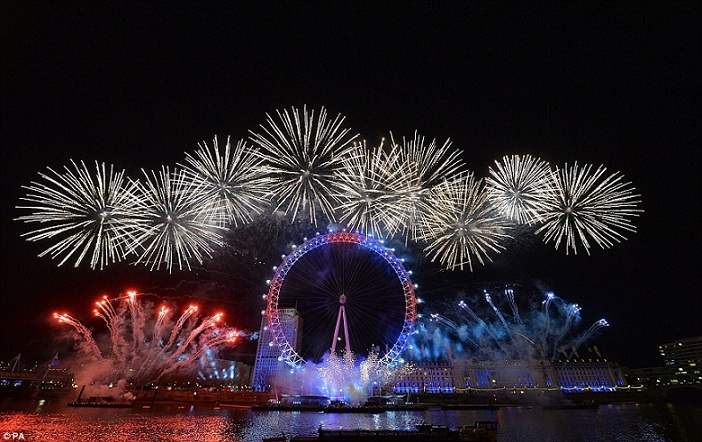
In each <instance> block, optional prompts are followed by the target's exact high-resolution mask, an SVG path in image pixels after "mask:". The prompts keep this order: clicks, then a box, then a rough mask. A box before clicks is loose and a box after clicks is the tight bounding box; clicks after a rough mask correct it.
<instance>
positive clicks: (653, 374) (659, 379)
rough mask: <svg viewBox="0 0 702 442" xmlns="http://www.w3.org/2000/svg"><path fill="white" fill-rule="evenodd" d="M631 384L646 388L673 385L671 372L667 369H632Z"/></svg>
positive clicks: (630, 374)
mask: <svg viewBox="0 0 702 442" xmlns="http://www.w3.org/2000/svg"><path fill="white" fill-rule="evenodd" d="M628 379H629V384H631V385H636V386H645V387H667V386H669V385H670V384H671V382H670V380H671V370H669V369H668V368H667V367H642V368H631V369H629V373H628Z"/></svg>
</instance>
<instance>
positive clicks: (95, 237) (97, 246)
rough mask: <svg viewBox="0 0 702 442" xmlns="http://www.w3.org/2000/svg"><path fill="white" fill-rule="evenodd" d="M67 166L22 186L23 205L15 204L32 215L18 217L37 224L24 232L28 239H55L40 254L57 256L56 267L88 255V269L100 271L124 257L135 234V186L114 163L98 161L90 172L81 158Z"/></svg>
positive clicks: (42, 174)
mask: <svg viewBox="0 0 702 442" xmlns="http://www.w3.org/2000/svg"><path fill="white" fill-rule="evenodd" d="M71 166H72V167H69V166H64V168H63V169H64V170H63V171H61V172H59V171H56V170H54V169H52V168H47V169H48V172H47V173H42V172H40V173H39V176H40V177H41V180H38V181H32V182H31V184H30V185H29V186H23V188H24V189H26V190H27V194H26V195H25V196H24V197H22V198H20V200H21V201H25V202H26V204H23V205H19V206H17V208H19V209H25V210H30V211H31V213H30V214H28V215H23V216H20V217H18V218H16V219H17V220H19V221H24V222H27V223H32V224H34V223H39V224H40V226H41V227H39V228H37V229H35V230H32V231H29V232H27V233H24V234H23V235H22V236H23V237H25V238H26V239H27V240H29V241H40V240H54V241H55V242H54V243H53V244H52V245H51V246H49V247H48V248H47V249H46V250H44V251H43V252H41V253H40V254H39V256H45V255H49V256H51V258H52V259H54V258H59V259H60V261H59V263H58V265H59V266H60V265H63V264H64V263H65V262H66V261H68V260H69V259H72V258H73V257H75V262H74V266H75V267H78V266H79V265H80V263H81V262H82V261H83V259H85V258H86V256H90V267H91V268H93V269H95V268H100V269H103V268H104V267H105V266H107V265H108V264H109V263H112V262H117V261H121V260H122V259H124V257H125V255H126V254H127V252H128V245H129V241H130V238H131V237H132V236H133V235H134V234H135V228H136V224H135V220H134V217H133V212H134V207H135V204H136V203H137V201H136V198H135V192H134V190H135V189H134V185H133V184H131V183H128V181H127V180H126V179H125V176H124V170H121V171H118V172H115V170H114V167H113V166H112V165H110V166H109V167H107V166H106V165H105V163H98V162H97V161H96V162H95V170H94V172H92V171H90V170H89V169H88V167H87V166H86V165H85V163H83V162H82V161H81V162H80V164H77V163H76V162H74V161H73V160H71Z"/></svg>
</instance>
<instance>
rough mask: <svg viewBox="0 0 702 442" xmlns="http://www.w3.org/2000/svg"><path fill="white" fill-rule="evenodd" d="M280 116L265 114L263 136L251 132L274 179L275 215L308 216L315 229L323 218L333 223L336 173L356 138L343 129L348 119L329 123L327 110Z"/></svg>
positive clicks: (289, 111)
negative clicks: (281, 212)
mask: <svg viewBox="0 0 702 442" xmlns="http://www.w3.org/2000/svg"><path fill="white" fill-rule="evenodd" d="M276 116H277V119H276V118H274V117H273V116H271V115H269V114H266V117H267V119H266V123H265V124H262V125H260V130H261V132H253V131H249V132H250V134H251V137H250V139H251V141H253V142H254V143H255V144H257V145H258V146H259V147H260V149H261V152H260V154H259V155H260V156H261V158H262V159H263V161H264V164H265V165H266V168H267V170H268V172H269V173H270V177H271V179H272V180H273V181H272V182H271V186H270V187H271V192H270V193H271V195H273V196H274V197H275V200H276V203H275V204H276V206H275V210H279V209H280V210H283V211H284V212H285V213H286V214H289V213H291V214H292V219H293V221H294V220H296V219H297V218H299V217H306V218H308V219H309V221H311V222H312V223H313V224H315V225H316V224H317V223H318V221H319V220H318V214H319V213H321V214H322V215H324V216H325V217H326V218H327V219H329V220H334V206H335V205H336V203H337V202H338V201H337V197H336V195H337V194H338V193H339V189H338V185H337V182H336V175H337V171H338V170H339V169H340V167H341V165H342V159H343V158H345V157H347V156H348V155H350V154H351V152H352V149H353V146H352V141H353V140H354V139H355V138H356V136H357V135H351V130H350V129H348V128H343V127H342V125H343V123H344V119H345V117H343V116H341V114H339V115H337V116H336V117H335V118H333V119H330V118H328V117H327V111H326V109H325V108H321V109H320V110H319V111H317V112H316V111H315V110H312V111H308V110H307V106H304V107H303V108H302V113H301V112H300V110H299V109H298V108H295V107H292V108H290V109H285V110H283V111H280V110H278V111H276ZM318 212H319V213H318Z"/></svg>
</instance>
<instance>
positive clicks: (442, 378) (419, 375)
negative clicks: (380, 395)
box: [394, 361, 454, 394]
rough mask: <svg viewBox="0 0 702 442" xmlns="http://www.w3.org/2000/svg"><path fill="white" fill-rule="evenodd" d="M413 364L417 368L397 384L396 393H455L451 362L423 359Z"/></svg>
mask: <svg viewBox="0 0 702 442" xmlns="http://www.w3.org/2000/svg"><path fill="white" fill-rule="evenodd" d="M413 365H414V367H415V369H414V370H412V372H411V373H409V374H407V375H406V376H404V377H402V378H401V379H400V380H399V381H398V382H397V383H396V384H395V388H394V392H395V393H402V394H404V393H453V391H454V382H453V370H452V368H451V364H450V363H449V362H447V361H421V362H417V363H415V364H413Z"/></svg>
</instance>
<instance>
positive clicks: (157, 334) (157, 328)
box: [151, 305, 170, 342]
mask: <svg viewBox="0 0 702 442" xmlns="http://www.w3.org/2000/svg"><path fill="white" fill-rule="evenodd" d="M168 312H170V309H169V308H168V307H166V306H165V305H162V306H161V308H160V309H159V311H158V318H156V323H155V324H154V331H153V334H152V338H151V339H152V341H154V342H158V341H160V340H161V334H162V333H163V325H164V323H165V322H166V315H168Z"/></svg>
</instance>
